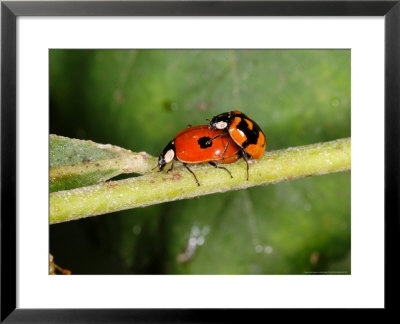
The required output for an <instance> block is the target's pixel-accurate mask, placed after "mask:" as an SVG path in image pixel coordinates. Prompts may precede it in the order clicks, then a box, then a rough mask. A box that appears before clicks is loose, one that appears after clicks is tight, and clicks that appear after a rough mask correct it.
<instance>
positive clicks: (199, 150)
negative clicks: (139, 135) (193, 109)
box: [157, 125, 241, 185]
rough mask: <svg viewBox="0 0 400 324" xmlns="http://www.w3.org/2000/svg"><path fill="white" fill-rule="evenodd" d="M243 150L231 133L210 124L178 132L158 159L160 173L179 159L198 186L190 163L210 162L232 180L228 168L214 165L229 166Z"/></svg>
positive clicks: (238, 157)
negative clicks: (211, 127)
mask: <svg viewBox="0 0 400 324" xmlns="http://www.w3.org/2000/svg"><path fill="white" fill-rule="evenodd" d="M240 157H241V148H240V147H239V146H238V145H236V144H235V143H234V142H233V141H232V140H231V139H230V136H229V134H227V133H225V132H224V131H222V130H218V129H217V130H213V129H210V128H209V127H208V126H207V125H200V126H191V127H188V128H186V129H184V130H182V131H180V132H178V133H177V134H176V135H175V137H174V139H173V140H172V141H170V142H169V143H168V144H167V145H166V147H165V148H164V150H163V152H162V153H161V154H160V156H159V158H158V164H157V166H158V168H159V171H161V170H163V168H164V167H165V165H166V164H167V163H169V162H172V164H171V168H170V169H169V170H167V172H169V171H171V170H172V168H173V163H174V161H175V160H178V161H180V162H182V163H183V165H184V167H185V168H186V169H187V170H188V171H189V172H190V173H191V174H192V175H193V177H194V178H195V180H196V183H197V185H200V183H199V181H198V179H197V177H196V175H195V174H194V172H193V171H192V170H190V168H189V167H188V166H187V164H194V163H205V162H208V163H209V164H211V165H212V166H213V167H215V168H219V169H224V170H225V171H227V172H228V173H229V175H230V176H231V177H232V174H231V173H230V171H229V170H228V169H226V168H225V167H221V166H218V165H217V164H216V163H215V162H218V163H223V164H228V163H233V162H235V161H237V160H238V159H240Z"/></svg>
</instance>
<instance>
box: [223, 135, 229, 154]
mask: <svg viewBox="0 0 400 324" xmlns="http://www.w3.org/2000/svg"><path fill="white" fill-rule="evenodd" d="M230 140H231V138H230V137H228V143H226V146H225V150H224V153H222V158H224V156H225V152H226V150H227V149H228V146H229V142H230Z"/></svg>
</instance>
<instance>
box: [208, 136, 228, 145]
mask: <svg viewBox="0 0 400 324" xmlns="http://www.w3.org/2000/svg"><path fill="white" fill-rule="evenodd" d="M224 135H225V134H219V135H217V136H214V137H213V138H210V139H209V140H208V141H207V142H206V145H211V144H212V141H213V140H215V139H216V138H218V137H221V136H224Z"/></svg>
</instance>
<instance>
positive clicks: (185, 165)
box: [183, 163, 200, 186]
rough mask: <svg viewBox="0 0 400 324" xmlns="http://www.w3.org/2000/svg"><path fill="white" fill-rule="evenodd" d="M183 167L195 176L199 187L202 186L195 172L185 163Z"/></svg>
mask: <svg viewBox="0 0 400 324" xmlns="http://www.w3.org/2000/svg"><path fill="white" fill-rule="evenodd" d="M183 166H184V167H185V168H186V169H187V170H188V171H189V172H190V173H191V174H192V175H193V177H194V180H196V182H197V185H198V186H200V182H199V180H197V177H196V175H195V174H194V172H193V171H192V170H190V169H189V167H188V166H187V164H186V163H183Z"/></svg>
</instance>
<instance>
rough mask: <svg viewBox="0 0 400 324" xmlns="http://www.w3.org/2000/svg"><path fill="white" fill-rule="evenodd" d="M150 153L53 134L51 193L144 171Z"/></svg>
mask: <svg viewBox="0 0 400 324" xmlns="http://www.w3.org/2000/svg"><path fill="white" fill-rule="evenodd" d="M149 158H150V156H149V155H147V154H145V153H143V152H142V153H133V152H131V151H129V150H125V149H123V148H121V147H118V146H113V145H110V144H106V145H103V144H97V143H94V142H92V141H84V140H78V139H71V138H68V137H63V136H57V135H50V192H54V191H60V190H67V189H73V188H78V187H84V186H89V185H92V184H95V183H98V182H100V181H106V180H108V179H110V178H112V177H115V176H117V175H119V174H122V173H132V172H137V173H142V172H145V171H146V170H148V169H149V168H148V165H149V164H148V163H145V161H146V160H147V159H149Z"/></svg>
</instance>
